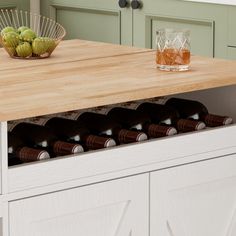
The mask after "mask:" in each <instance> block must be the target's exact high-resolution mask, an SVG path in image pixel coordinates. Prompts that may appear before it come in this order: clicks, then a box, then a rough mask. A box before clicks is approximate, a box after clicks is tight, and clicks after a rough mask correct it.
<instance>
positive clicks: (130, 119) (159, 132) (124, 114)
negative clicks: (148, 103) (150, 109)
mask: <svg viewBox="0 0 236 236" xmlns="http://www.w3.org/2000/svg"><path fill="white" fill-rule="evenodd" d="M104 109H105V108H104ZM106 113H107V116H108V117H110V118H111V119H112V120H114V121H116V122H117V123H120V124H121V125H122V126H123V127H124V128H126V129H130V130H138V131H144V132H146V133H147V134H148V136H149V137H150V138H158V137H165V136H170V135H174V134H176V133H177V130H176V129H175V128H174V127H167V126H164V125H159V124H153V123H152V122H151V119H150V118H149V116H148V115H147V114H146V113H143V112H140V111H137V110H132V109H129V108H125V107H108V108H107V110H106Z"/></svg>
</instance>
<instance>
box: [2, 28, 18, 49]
mask: <svg viewBox="0 0 236 236" xmlns="http://www.w3.org/2000/svg"><path fill="white" fill-rule="evenodd" d="M19 42H20V37H19V34H17V33H16V32H13V31H12V32H8V33H5V34H4V35H3V43H4V45H5V46H6V47H16V46H17V45H18V44H19Z"/></svg>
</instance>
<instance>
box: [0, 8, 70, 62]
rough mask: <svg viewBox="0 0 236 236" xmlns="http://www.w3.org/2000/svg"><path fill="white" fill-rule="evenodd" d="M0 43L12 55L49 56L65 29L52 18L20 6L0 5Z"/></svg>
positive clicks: (21, 57)
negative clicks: (6, 7) (19, 8)
mask: <svg viewBox="0 0 236 236" xmlns="http://www.w3.org/2000/svg"><path fill="white" fill-rule="evenodd" d="M0 31H1V33H0V44H1V45H2V46H3V47H4V48H5V50H6V51H7V53H8V54H9V55H10V56H11V57H12V58H18V59H40V58H47V57H50V55H51V54H52V52H53V51H54V49H55V48H56V47H57V45H58V44H59V43H60V41H61V40H62V39H63V38H64V37H65V35H66V31H65V29H64V28H63V26H62V25H60V24H59V23H57V22H56V21H54V20H52V19H50V18H47V17H45V16H41V15H38V14H34V13H31V12H27V11H22V10H13V9H11V10H8V9H0Z"/></svg>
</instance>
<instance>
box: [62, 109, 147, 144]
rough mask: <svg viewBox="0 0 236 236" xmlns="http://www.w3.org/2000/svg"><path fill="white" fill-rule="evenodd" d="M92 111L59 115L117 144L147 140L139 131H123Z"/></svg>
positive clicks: (104, 116) (120, 127)
mask: <svg viewBox="0 0 236 236" xmlns="http://www.w3.org/2000/svg"><path fill="white" fill-rule="evenodd" d="M93 111H94V110H81V111H76V112H69V113H65V114H60V116H63V117H65V118H67V119H73V120H77V122H78V123H79V124H80V125H81V126H85V127H87V128H88V129H89V130H91V132H92V133H94V134H96V135H99V136H103V137H112V138H114V140H115V141H116V142H117V143H118V144H127V143H132V142H140V141H144V140H147V135H146V134H145V133H143V132H140V131H132V130H127V129H124V128H123V127H122V126H121V125H120V124H118V123H117V122H115V121H113V120H112V119H110V118H109V117H107V116H106V115H103V114H98V113H95V112H93Z"/></svg>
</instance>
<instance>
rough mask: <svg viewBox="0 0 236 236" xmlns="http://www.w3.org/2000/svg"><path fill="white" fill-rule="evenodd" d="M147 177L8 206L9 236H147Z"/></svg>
mask: <svg viewBox="0 0 236 236" xmlns="http://www.w3.org/2000/svg"><path fill="white" fill-rule="evenodd" d="M148 179H149V178H148V174H145V175H139V176H135V177H127V178H123V179H118V180H113V181H109V182H104V183H98V184H95V185H89V186H85V187H81V188H75V189H70V190H65V191H61V192H55V193H51V194H46V195H42V196H37V197H32V198H28V199H22V200H18V201H13V202H10V203H9V216H10V217H9V224H10V225H11V227H10V236H67V235H68V236H80V235H81V236H95V235H96V236H131V235H132V236H148V204H149V202H148V200H149V197H148V192H149V191H148V186H149V185H148Z"/></svg>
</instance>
